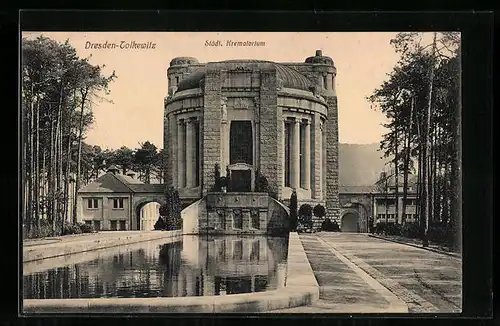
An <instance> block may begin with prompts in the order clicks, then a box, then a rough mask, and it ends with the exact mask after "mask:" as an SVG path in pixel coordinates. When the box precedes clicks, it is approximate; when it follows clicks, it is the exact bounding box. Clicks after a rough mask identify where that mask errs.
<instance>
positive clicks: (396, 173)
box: [394, 126, 399, 224]
mask: <svg viewBox="0 0 500 326" xmlns="http://www.w3.org/2000/svg"><path fill="white" fill-rule="evenodd" d="M394 132H395V137H394V153H395V154H394V185H395V187H396V193H395V203H394V204H395V205H394V207H395V209H396V214H395V220H394V221H395V224H398V223H399V166H398V164H399V159H398V155H399V154H398V147H399V146H398V145H399V143H398V127H397V126H396V127H395V129H394Z"/></svg>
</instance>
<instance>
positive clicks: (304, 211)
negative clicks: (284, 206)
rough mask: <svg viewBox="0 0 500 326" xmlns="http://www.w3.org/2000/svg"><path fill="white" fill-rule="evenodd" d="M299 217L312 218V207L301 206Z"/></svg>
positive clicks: (307, 205)
mask: <svg viewBox="0 0 500 326" xmlns="http://www.w3.org/2000/svg"><path fill="white" fill-rule="evenodd" d="M299 216H300V217H302V216H312V207H311V205H309V204H302V205H300V208H299Z"/></svg>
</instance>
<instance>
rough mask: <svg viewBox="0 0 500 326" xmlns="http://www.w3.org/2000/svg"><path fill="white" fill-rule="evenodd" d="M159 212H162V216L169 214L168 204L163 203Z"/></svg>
mask: <svg viewBox="0 0 500 326" xmlns="http://www.w3.org/2000/svg"><path fill="white" fill-rule="evenodd" d="M159 212H160V216H166V215H167V205H161V206H160V209H159Z"/></svg>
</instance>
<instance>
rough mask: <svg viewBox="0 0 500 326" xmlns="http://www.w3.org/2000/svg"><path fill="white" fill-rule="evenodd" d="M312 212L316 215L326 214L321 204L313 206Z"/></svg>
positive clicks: (322, 215)
mask: <svg viewBox="0 0 500 326" xmlns="http://www.w3.org/2000/svg"><path fill="white" fill-rule="evenodd" d="M313 214H314V216H316V217H324V216H325V215H326V209H325V206H323V205H321V204H318V205H316V206H314V209H313Z"/></svg>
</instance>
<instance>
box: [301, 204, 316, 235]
mask: <svg viewBox="0 0 500 326" xmlns="http://www.w3.org/2000/svg"><path fill="white" fill-rule="evenodd" d="M299 221H300V223H301V224H303V225H304V227H306V228H308V229H310V228H312V226H313V220H312V207H311V205H309V204H302V205H300V208H299Z"/></svg>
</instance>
